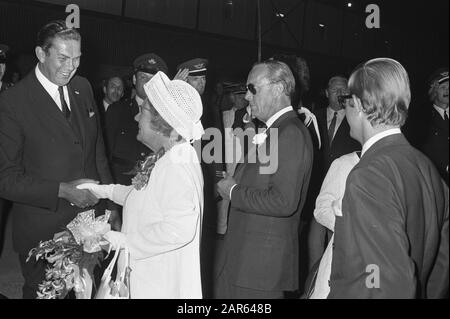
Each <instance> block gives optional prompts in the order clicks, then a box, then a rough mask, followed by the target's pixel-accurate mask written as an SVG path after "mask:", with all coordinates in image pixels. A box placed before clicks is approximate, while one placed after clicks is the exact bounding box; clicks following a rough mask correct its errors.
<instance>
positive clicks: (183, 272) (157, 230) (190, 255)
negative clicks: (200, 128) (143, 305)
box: [113, 143, 203, 299]
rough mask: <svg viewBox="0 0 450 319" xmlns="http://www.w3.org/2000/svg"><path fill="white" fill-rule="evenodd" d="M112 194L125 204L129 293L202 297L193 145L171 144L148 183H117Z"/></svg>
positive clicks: (199, 198)
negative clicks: (129, 184)
mask: <svg viewBox="0 0 450 319" xmlns="http://www.w3.org/2000/svg"><path fill="white" fill-rule="evenodd" d="M113 199H114V201H115V202H116V203H118V204H123V207H124V209H123V225H122V232H123V233H125V235H126V238H127V244H128V248H129V251H130V268H131V274H130V294H131V298H133V299H136V298H146V299H147V298H161V299H176V298H181V299H187V298H202V290H201V277H200V234H201V224H202V222H201V221H202V212H203V176H202V172H201V168H200V164H199V162H198V159H197V154H196V153H195V150H194V148H193V147H192V146H191V145H189V144H188V143H183V144H179V145H176V146H174V147H173V148H172V149H170V150H169V151H168V152H167V153H166V154H165V155H164V156H163V157H161V158H160V159H159V160H158V162H157V163H156V165H155V167H154V169H153V171H152V173H151V175H150V180H149V182H148V184H147V186H146V187H144V188H143V189H141V190H139V191H138V190H136V189H134V188H133V186H128V187H126V186H122V185H117V186H115V188H114V196H113Z"/></svg>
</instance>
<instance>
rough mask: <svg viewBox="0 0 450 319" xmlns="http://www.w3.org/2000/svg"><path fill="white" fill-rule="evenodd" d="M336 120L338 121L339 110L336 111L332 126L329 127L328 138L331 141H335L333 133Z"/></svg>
mask: <svg viewBox="0 0 450 319" xmlns="http://www.w3.org/2000/svg"><path fill="white" fill-rule="evenodd" d="M336 121H337V112H334V116H333V119H332V120H331V123H330V127H329V128H328V140H329V141H330V145H331V142H332V141H333V134H334V129H335V128H336Z"/></svg>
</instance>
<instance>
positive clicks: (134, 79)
mask: <svg viewBox="0 0 450 319" xmlns="http://www.w3.org/2000/svg"><path fill="white" fill-rule="evenodd" d="M133 85H134V86H135V87H136V74H133Z"/></svg>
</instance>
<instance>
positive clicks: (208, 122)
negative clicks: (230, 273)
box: [174, 58, 225, 298]
mask: <svg viewBox="0 0 450 319" xmlns="http://www.w3.org/2000/svg"><path fill="white" fill-rule="evenodd" d="M177 70H178V73H177V74H176V75H175V78H174V79H178V80H183V81H186V82H187V83H189V84H190V85H191V86H192V87H194V88H195V89H196V90H197V92H198V93H199V94H200V96H201V98H202V105H203V114H202V117H201V119H200V120H201V122H202V125H203V127H204V129H205V134H204V135H203V137H202V139H201V141H199V142H201V150H202V158H201V159H202V160H201V167H202V172H203V180H204V187H203V190H204V192H203V196H204V208H203V227H202V238H203V240H202V243H201V254H200V255H201V265H202V283H203V295H204V296H205V298H208V297H209V296H210V295H211V289H212V286H211V285H212V276H213V274H212V264H211V261H212V260H213V255H214V251H215V240H214V237H215V236H216V227H217V226H216V225H217V206H216V204H217V202H216V198H217V196H218V194H217V193H216V192H215V190H214V186H215V184H216V183H217V182H218V181H219V180H220V179H221V178H219V177H217V176H216V171H224V170H225V166H224V163H223V161H220V163H217V162H215V161H214V160H213V161H212V162H211V159H207V160H206V158H205V157H204V155H206V154H203V149H204V148H205V146H206V145H209V143H218V144H215V145H217V147H215V148H214V151H216V150H219V149H222V148H220V143H221V140H220V141H214V140H213V139H214V137H215V136H217V134H216V135H211V132H212V130H213V129H215V130H220V131H221V135H222V136H223V124H222V118H221V114H220V111H219V108H218V106H217V105H216V104H214V103H209V101H208V97H207V93H206V92H205V88H206V77H207V76H206V75H207V72H208V60H207V59H204V58H196V59H192V60H189V61H186V62H183V63H181V64H180V65H178V67H177ZM216 132H217V131H216ZM207 155H213V156H212V159H215V158H222V156H216V154H207Z"/></svg>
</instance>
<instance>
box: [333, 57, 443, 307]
mask: <svg viewBox="0 0 450 319" xmlns="http://www.w3.org/2000/svg"><path fill="white" fill-rule="evenodd" d="M349 88H350V92H351V95H349V96H348V99H347V102H346V107H345V112H346V117H347V120H348V122H349V125H350V128H351V129H350V134H351V136H352V137H354V138H355V139H357V140H358V141H359V142H360V143H361V144H362V145H363V147H362V152H361V160H360V162H359V163H358V164H357V165H356V166H355V167H354V168H353V170H352V171H351V172H350V174H349V176H348V178H347V182H346V189H345V194H344V198H343V201H342V216H337V217H336V224H335V237H334V244H335V246H334V250H333V261H332V269H331V279H330V280H331V284H330V294H329V296H328V297H329V298H442V297H444V296H445V295H446V294H448V285H449V229H448V222H449V206H448V205H449V202H448V200H449V199H448V196H449V194H448V187H447V186H446V185H445V183H444V182H443V181H442V179H441V177H440V176H439V173H438V171H437V170H436V168H435V167H434V165H433V164H432V163H431V161H430V160H429V159H428V158H427V157H426V156H425V155H423V154H422V153H421V152H419V151H417V150H416V149H415V148H413V147H412V146H411V145H410V144H409V143H408V141H407V140H406V138H405V137H404V136H403V134H402V133H401V131H400V127H401V126H402V125H403V124H404V122H405V120H406V116H407V112H408V107H409V104H410V99H411V92H410V88H409V79H408V74H407V73H406V70H405V69H404V68H403V66H402V65H401V64H400V63H398V62H397V61H395V60H392V59H387V58H380V59H373V60H370V61H368V62H366V63H364V64H363V65H361V66H360V67H358V68H357V69H356V70H355V71H354V72H353V74H352V75H351V77H350V80H349Z"/></svg>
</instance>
